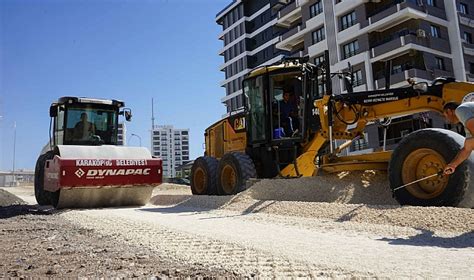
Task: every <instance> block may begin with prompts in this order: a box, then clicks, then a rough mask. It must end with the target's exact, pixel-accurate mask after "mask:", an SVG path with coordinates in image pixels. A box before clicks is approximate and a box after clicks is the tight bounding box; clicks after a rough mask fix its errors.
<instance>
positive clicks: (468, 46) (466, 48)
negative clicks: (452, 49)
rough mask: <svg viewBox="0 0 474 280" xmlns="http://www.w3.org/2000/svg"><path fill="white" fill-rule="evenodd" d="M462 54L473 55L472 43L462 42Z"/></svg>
mask: <svg viewBox="0 0 474 280" xmlns="http://www.w3.org/2000/svg"><path fill="white" fill-rule="evenodd" d="M462 47H463V50H464V54H466V55H470V56H474V44H469V43H463V44H462Z"/></svg>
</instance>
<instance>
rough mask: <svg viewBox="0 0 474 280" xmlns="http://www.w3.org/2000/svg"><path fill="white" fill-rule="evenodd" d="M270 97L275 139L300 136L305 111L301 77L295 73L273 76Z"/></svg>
mask: <svg viewBox="0 0 474 280" xmlns="http://www.w3.org/2000/svg"><path fill="white" fill-rule="evenodd" d="M270 98H271V100H272V106H271V110H272V114H271V115H272V129H273V133H272V135H273V139H274V140H277V139H285V138H298V137H299V136H300V135H301V132H302V120H303V113H304V97H303V96H302V91H301V78H300V77H299V76H296V75H295V74H284V75H274V76H272V77H271V79H270Z"/></svg>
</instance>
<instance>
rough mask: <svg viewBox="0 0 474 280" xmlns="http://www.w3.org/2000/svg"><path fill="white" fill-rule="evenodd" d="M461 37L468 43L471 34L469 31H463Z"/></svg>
mask: <svg viewBox="0 0 474 280" xmlns="http://www.w3.org/2000/svg"><path fill="white" fill-rule="evenodd" d="M462 38H463V39H464V42H466V43H468V44H472V35H471V33H469V32H464V33H463V34H462Z"/></svg>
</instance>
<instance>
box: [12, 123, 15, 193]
mask: <svg viewBox="0 0 474 280" xmlns="http://www.w3.org/2000/svg"><path fill="white" fill-rule="evenodd" d="M15 154H16V122H14V123H13V166H12V177H13V179H12V185H13V186H15V184H16V176H15V156H16V155H15Z"/></svg>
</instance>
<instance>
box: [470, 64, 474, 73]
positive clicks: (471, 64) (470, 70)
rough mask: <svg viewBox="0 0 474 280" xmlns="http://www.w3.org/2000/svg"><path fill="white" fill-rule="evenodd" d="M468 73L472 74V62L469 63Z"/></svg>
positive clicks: (473, 65)
mask: <svg viewBox="0 0 474 280" xmlns="http://www.w3.org/2000/svg"><path fill="white" fill-rule="evenodd" d="M469 72H471V74H474V63H472V62H470V63H469Z"/></svg>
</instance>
